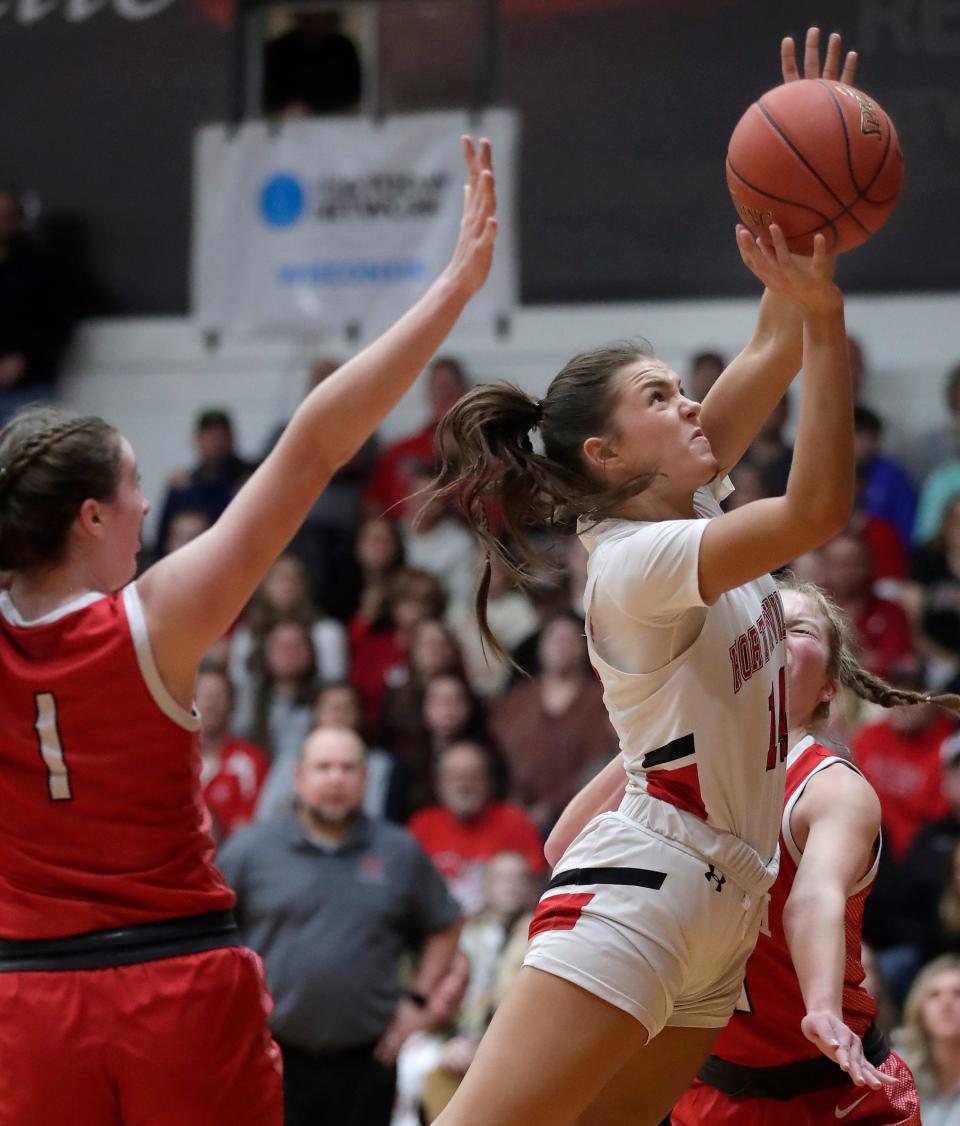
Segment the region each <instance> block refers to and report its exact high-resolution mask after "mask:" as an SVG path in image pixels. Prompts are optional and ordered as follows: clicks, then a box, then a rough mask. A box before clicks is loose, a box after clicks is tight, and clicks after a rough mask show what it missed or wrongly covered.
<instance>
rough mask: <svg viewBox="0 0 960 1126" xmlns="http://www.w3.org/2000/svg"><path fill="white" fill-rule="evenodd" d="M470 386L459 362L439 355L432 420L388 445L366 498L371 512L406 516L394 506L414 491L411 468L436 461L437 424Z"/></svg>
mask: <svg viewBox="0 0 960 1126" xmlns="http://www.w3.org/2000/svg"><path fill="white" fill-rule="evenodd" d="M469 386H470V384H469V381H468V379H467V375H466V372H465V371H464V370H463V366H462V365H461V363H460V361H459V360H456V359H454V358H453V357H452V356H438V357H437V358H436V359H435V360H434V361H433V363H432V364H431V365H430V374H429V376H428V377H427V400H428V403H429V406H430V420H429V422H427V424H426V426H424V427H423V428H422V429H421V430H418V431H417V432H416V433H415V434H410V435H408V436H407V437H406V438H401V439H400V440H399V441H397V442H394V443H393V444H392V445H390V446H387V448H386V449H385V450H384V451H383V453H381V455H380V457H379V458H378V459H377V462H376V464H375V465H374V467H373V473H372V474H371V476H370V480H369V481H368V482H367V487H366V490H365V492H364V496H363V500H364V506H365V507H366V509H367V511H368V512H370V513H371V514H373V515H377V516H379V515H380V514H381V513H383V512H388V513H390V515H391V516H393V517H395V518H396V517H398V516H400V515H401V514H402V508H400V509H395V508H394V506H395V505H401V504H402V502H403V500H404V498H406V497H408V496H409V495H410V493H411V492H412V491H413V490H412V487H411V484H410V478H409V475H408V474H409V469H410V467H411V466H413V465H416V464H417V463H422V462H425V461H426V462H432V461H433V460H434V449H433V438H434V432H435V431H436V429H437V423H438V422H439V421H440V419H441V417H442V416H443V415H444V414H445V413H446V412H447V411H448V410H449V409H450V407H452V406H453V404H454V403H455V402H456V401H457V400H458V399H459V398H461V396H462V395H463V394H464V393H465V392H466V391H467V390H468V389H469Z"/></svg>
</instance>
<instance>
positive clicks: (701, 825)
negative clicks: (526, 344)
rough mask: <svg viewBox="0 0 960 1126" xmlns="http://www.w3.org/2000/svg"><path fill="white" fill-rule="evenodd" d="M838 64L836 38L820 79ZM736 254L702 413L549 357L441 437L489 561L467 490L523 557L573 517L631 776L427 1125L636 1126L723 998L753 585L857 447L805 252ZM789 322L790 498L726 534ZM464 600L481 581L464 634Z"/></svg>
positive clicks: (596, 825)
mask: <svg viewBox="0 0 960 1126" xmlns="http://www.w3.org/2000/svg"><path fill="white" fill-rule="evenodd" d="M838 57H839V42H837V41H835V46H834V48H833V50H832V53H831V54H830V55H829V56H828V63H827V65H828V67H831V66H832V67H833V74H834V75H835V73H836V67H837V63H838ZM737 244H738V247H739V250H740V254H741V256H742V258H743V261H744V263H745V264H746V265H747V267H748V268H749V269H750V270H751V271H752V272H753V273H754V274H755V275H756V276H757V277H758V278H759V279H760V280H761V281H762V282H763V283H764V284H765V285H766V287H767V293H766V295H765V296H764V299H763V302H762V303H761V312H760V320H759V322H758V327H757V331H756V333H755V335H754V338H753V340H752V341H751V343H750V344H749V345H748V346H747V348H746V349H745V350H744V351H743V352H742V353H741V355H740V356H739V357H738V358H737V359H736V360H734V362H733V363H732V364H731V365H730V367H729V368H728V369H727V371H726V372H725V373H724V374H723V375H722V376H721V377H720V379H719V380H718V381H717V383H716V384H715V385H714V387H713V389H712V390H711V392H710V393H709V394H708V396H707V397H706V399H705V401H704V403H703V406H702V407H701V406H700V404H698V403H695V402H692V401H691V400H689V399H688V398H686V396H685V395H684V394H683V391H682V388H681V387H680V385H679V382H678V380H677V377H676V375H675V374H674V373H673V372H672V371H671V370H670V369H669V368H667V367H666V365H664V364H662V363H661V362H659V361H658V360H656V359H655V358H653V357H652V356H651V355H650V354H649V353H648V352H647V351H645V350H643V349H638V348H633V347H626V346H623V347H620V346H616V347H612V348H604V349H600V350H598V351H596V352H592V353H588V354H585V355H582V356H579V357H577V358H576V359H574V360H573V361H571V363H570V364H568V365H567V367H566V368H565V369H564V370H563V371H562V372H561V373H560V374H559V375H558V376H557V377H556V378H555V379H554V381H553V383H552V384H551V385H550V388H549V390H548V392H547V394H546V396H545V398H544V399H543V401H542V402H537V401H535V400H533V399H531V398H530V397H529V396H527V395H526V394H524V393H523V392H521V391H519V390H517V389H516V388H512V387H510V386H507V385H500V386H488V387H481V388H478V389H476V390H474V391H473V392H471V393H470V394H468V395H467V396H466V397H465V398H464V399H463V400H462V401H461V402H460V403H459V404H458V405H457V406H456V407H454V408H453V409H452V410H451V411H450V412H449V414H448V415H447V417H446V420H445V422H444V423H443V424H442V435H441V443H440V445H441V449H443V450H444V451H445V458H446V460H445V464H444V466H443V473H442V475H441V482H442V486H443V487H442V491H443V492H445V493H447V494H449V495H454V496H456V497H457V498H458V499H459V500H460V503H461V504H462V505H463V508H464V512H465V515H466V518H467V520H468V522H469V523H470V524H471V526H472V527H473V529H474V531H475V532H476V534H477V536H478V538H479V539H480V540H481V542H482V543H483V545H484V547H485V549H486V550H488V551H489V552H497V551H499V544H498V543H497V541H496V540H495V539H494V538H493V537H492V536H491V534H490V531H489V528H488V526H487V524H486V521H485V517H484V510H483V507H482V502H483V500H484V498H485V497H486V496H487V495H495V496H497V497H498V498H499V500H500V502H501V505H502V508H503V514H504V522H505V525H506V528H507V530H508V532H510V533H512V534H513V535H514V537H515V538H516V539H517V540H518V542H520V543H521V544H525V543H526V540H525V531H526V529H527V527H528V526H529V525H530V524H531V523H533V522H536V521H539V520H543V519H546V520H550V519H552V518H554V517H556V516H558V515H562V516H566V515H568V514H576V515H578V516H580V517H581V537H582V539H583V542H584V544H585V545H586V547H587V550H588V552H589V554H590V560H589V566H588V578H587V586H586V593H585V600H584V602H585V609H586V624H587V640H588V646H589V650H590V656H591V660H592V662H593V665H594V667H595V669H596V670H597V672H598V674H599V675H600V678H601V680H602V681H603V684H604V699H605V702H606V704H607V707H608V710H609V714H610V719H611V722H612V723H613V725H614V727H615V729H616V730H617V733H618V735H619V737H620V745H621V749H622V751H623V756H624V762H625V765H626V769H627V773H628V775H629V778H630V782H629V785H628V789H627V794H626V796H625V798H624V800H623V802H622V804H621V805H620V808H619V810H617V811H616V812H608V813H602V814H600V815H599V816H598V817H596V818H594V819H593V820H591V821H590V822H589V823H588V824H587V825H586V827H585V828H584V830H583V831H582V832H581V833H580V834H579V835H578V837H577V838H576V839H575V840H574V841H573V843H572V844H571V845H570V847H569V848H568V849H567V850H566V851H565V853H564V855H563V856H562V858H561V859H560V861H559V863H558V864H557V867H556V871H555V873H554V876H553V879H552V880H551V882H550V885H549V888H548V891H547V892H546V894H545V896H544V898H543V899H542V900H541V904H540V907H539V909H538V911H537V915H536V917H535V919H534V921H533V924H532V927H531V936H532V941H531V945H530V949H529V952H528V955H527V959H526V962H525V965H524V967H523V969H522V970H521V972H520V975H519V977H518V979H517V982H516V984H515V986H514V989H513V991H512V993H511V994H510V995H509V996H508V997H507V999H506V1001H505V1002H504V1004H503V1005H502V1006H501V1007H500V1009H499V1010H498V1012H497V1015H496V1016H495V1017H494V1020H493V1023H492V1025H491V1027H490V1029H489V1031H488V1033H487V1035H486V1037H485V1039H484V1040H483V1042H482V1043H481V1045H480V1049H479V1051H478V1053H477V1056H476V1059H475V1060H474V1063H473V1065H472V1067H471V1069H470V1071H469V1072H468V1073H467V1075H466V1077H465V1079H464V1082H463V1084H462V1085H461V1087H460V1088H459V1090H458V1092H457V1094H456V1096H455V1097H454V1099H453V1101H452V1102H451V1103H450V1105H449V1106H448V1107H447V1109H446V1111H445V1112H444V1113H443V1114H442V1115H441V1116H440V1119H439V1120H438V1121H439V1122H441V1123H443V1126H460V1124H463V1126H468V1124H469V1126H501V1124H502V1126H508V1124H509V1126H514V1124H515V1123H517V1122H523V1123H525V1126H534V1124H537V1126H539V1124H543V1126H547V1124H549V1126H563V1124H565V1123H573V1122H577V1123H582V1124H593V1123H597V1124H605V1126H606V1124H610V1123H614V1122H619V1121H624V1122H626V1121H629V1122H631V1123H650V1124H651V1126H653V1124H655V1123H659V1122H660V1121H661V1119H662V1118H663V1117H664V1115H665V1114H666V1113H667V1112H668V1111H669V1110H670V1108H671V1107H672V1105H673V1104H674V1102H675V1101H676V1099H677V1097H678V1096H679V1095H680V1093H681V1092H682V1091H683V1090H684V1089H685V1088H686V1086H687V1085H688V1084H689V1082H690V1080H691V1079H692V1078H693V1075H694V1073H695V1072H696V1069H697V1067H698V1065H699V1063H700V1061H701V1060H702V1059H703V1057H704V1056H705V1055H706V1054H707V1052H708V1051H709V1049H710V1046H711V1044H712V1043H713V1040H714V1038H715V1037H716V1035H717V1032H718V1030H719V1029H720V1028H722V1027H723V1025H725V1024H726V1022H727V1020H728V1019H729V1016H730V1014H731V1012H732V1011H733V1008H734V1004H735V1002H736V1000H737V997H738V995H739V992H740V983H741V981H742V977H743V970H744V966H745V964H746V960H747V957H748V956H749V954H750V952H751V950H752V949H753V945H754V943H755V941H756V936H757V932H758V929H759V925H760V919H761V910H762V905H763V901H764V896H765V894H766V891H767V889H768V888H769V887H770V885H771V883H772V882H773V878H774V876H775V874H776V855H777V836H778V825H779V818H780V811H781V803H782V796H783V777H784V769H785V760H786V757H787V751H788V738H789V734H788V722H787V713H786V699H785V696H786V652H785V630H784V620H783V609H782V605H781V603H780V598H779V594H778V593H777V590H776V587H775V585H774V583H773V581H772V580H771V579H770V577H769V575H768V574H767V572H768V571H770V570H772V569H775V568H777V567H781V566H783V565H784V564H785V563H787V562H788V561H789V560H791V559H793V558H794V557H795V556H796V555H798V554H801V553H803V552H804V551H807V550H809V549H811V548H813V547H815V546H817V545H819V544H821V543H823V542H824V541H825V540H826V539H828V538H829V537H830V536H831V535H832V534H835V533H836V532H837V531H838V530H839V529H841V528H842V527H843V526H844V525H845V523H846V521H847V519H848V518H849V514H850V510H851V507H852V501H853V433H852V396H851V391H850V379H849V372H848V368H847V353H846V334H845V329H844V317H843V298H842V295H841V293H840V291H839V290H838V289H837V287H836V286H835V285H834V283H833V260H832V259H831V258H830V257H829V256H828V255H827V253H826V249H825V243H824V239H823V236H822V235H819V236H817V239H816V241H815V249H814V254H813V258H812V260H811V261H810V263H809V267H808V268H802V267H801V266H800V265H799V264H798V263H797V262H795V261H794V260H793V259H792V258H791V256H790V254H789V252H788V250H787V246H786V242H785V239H784V237H783V234H782V232H781V231H780V230H779V229H778V228H777V227H771V228H770V241H769V242H767V241H763V242H761V243H757V242H755V241H754V239H753V238H752V236H751V235H750V234H749V232H748V231H746V230H745V229H743V228H740V229H738V232H737ZM794 318H796V319H797V320H799V321H801V322H802V362H803V368H804V387H803V396H802V400H801V406H800V416H799V422H798V428H797V435H796V444H795V449H794V459H793V467H792V469H791V472H790V478H789V482H788V485H787V490H786V493H785V495H784V496H782V497H778V498H774V499H765V500H759V501H756V502H754V503H752V504H748V505H746V506H744V507H742V508H739V509H737V510H736V511H734V512H730V513H727V514H723V513H722V512H721V510H720V508H719V504H718V501H719V500H720V499H722V497H723V496H724V495H725V492H724V485H723V480H724V476H723V475H724V472H725V471H726V470H727V469H729V468H730V467H731V466H732V465H734V464H735V463H736V462H737V460H738V459H739V458H740V456H741V455H742V453H743V452H744V450H745V449H746V447H747V445H748V444H749V443H750V441H751V439H752V438H753V437H754V435H755V434H756V432H757V431H758V429H759V427H760V424H761V422H762V421H763V419H764V418H765V417H766V416H767V414H769V412H770V410H771V409H772V407H773V406H774V404H775V403H776V402H777V401H778V400H779V399H780V397H781V396H782V395H783V393H784V391H785V389H786V387H787V385H788V383H789V382H790V380H791V378H792V376H793V374H794V373H795V370H796V369H797V367H798V366H799V363H800V355H799V354H798V349H797V343H798V339H799V337H800V335H801V334H800V332H798V331H797V326H796V323H795V319H794ZM532 431H538V432H539V437H540V438H541V439H542V442H543V450H544V452H543V453H542V454H541V453H537V452H535V451H534V449H533V446H532V443H531V439H530V433H531V432H532ZM528 551H529V549H528ZM483 598H484V589H483V587H482V586H481V589H480V594H479V597H478V611H479V619H480V623H481V628H482V629H483V628H484V624H485V623H484V612H483V610H484V607H483ZM486 632H487V633H488V634H489V631H486ZM488 641H489V642H490V643H491V645H493V646H494V648H495V647H496V646H495V642H494V641H493V639H492V638H491V637H489V636H488ZM599 785H602V783H599ZM592 796H593V797H596V795H595V794H594V795H592Z"/></svg>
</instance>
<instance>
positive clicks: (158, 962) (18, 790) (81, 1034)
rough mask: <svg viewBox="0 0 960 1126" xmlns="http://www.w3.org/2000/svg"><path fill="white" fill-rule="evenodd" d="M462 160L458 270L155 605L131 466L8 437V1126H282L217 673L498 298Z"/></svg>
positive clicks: (287, 435) (94, 445)
mask: <svg viewBox="0 0 960 1126" xmlns="http://www.w3.org/2000/svg"><path fill="white" fill-rule="evenodd" d="M464 147H465V156H466V161H467V167H468V172H469V187H468V191H467V194H466V202H465V205H464V219H463V223H462V224H461V229H460V237H459V241H458V243H457V247H456V249H455V251H454V254H453V258H452V260H451V262H450V264H449V266H448V267H447V268H446V269H445V270H444V271H443V273H442V274H441V275H440V277H439V278H438V279H437V281H436V282H435V283H434V284H433V285H432V286H431V287H430V289H429V291H428V292H427V294H426V295H425V296H424V297H423V298H422V300H421V301H420V302H419V303H418V304H417V305H416V306H415V307H414V308H413V309H412V310H411V311H410V312H409V313H407V314H406V315H405V316H404V317H403V318H402V319H401V320H400V321H399V322H398V323H397V324H396V325H395V326H393V328H391V329H390V330H389V331H388V332H387V333H386V334H385V335H384V336H383V337H381V339H380V340H378V341H377V342H376V343H374V344H373V345H371V346H370V347H369V348H368V349H366V350H365V351H364V352H363V353H361V354H360V355H359V356H357V357H356V358H355V359H354V360H352V361H350V362H349V363H348V364H345V365H344V366H343V367H342V368H341V369H340V370H339V371H338V372H336V373H335V374H334V375H333V376H331V377H330V379H328V380H326V381H325V382H324V383H323V384H321V385H320V386H319V387H318V388H316V389H315V390H314V391H313V392H312V393H311V394H310V395H309V396H308V398H307V399H306V400H305V402H304V403H303V404H302V406H301V407H300V408H299V409H298V411H297V412H296V414H295V415H294V417H293V419H292V420H291V422H290V425H289V426H288V427H287V429H286V431H285V432H284V435H283V437H282V438H281V439H280V441H279V442H278V444H277V446H276V448H275V449H274V450H273V452H272V453H271V454H270V456H269V457H268V458H267V459H266V461H265V462H264V463H263V465H262V466H261V467H260V468H259V469H258V470H257V472H256V473H255V474H254V475H253V476H252V477H251V479H250V480H249V481H248V482H247V484H246V485H245V486H244V487H243V489H241V491H240V493H239V494H238V495H237V497H236V498H235V499H234V501H233V502H232V503H231V505H230V506H229V507H228V509H227V510H226V512H225V513H224V514H223V516H222V517H221V518H220V520H219V521H218V522H217V523H216V524H215V525H214V526H213V527H212V528H210V529H209V530H208V531H206V532H204V533H203V534H202V535H201V536H199V537H198V538H197V539H195V540H193V541H191V542H190V543H189V544H187V545H185V546H184V547H182V548H180V549H179V550H177V551H175V552H173V553H172V554H171V555H168V556H167V557H165V558H164V559H163V560H161V561H160V562H159V563H157V564H156V565H155V566H153V567H151V568H150V569H149V570H148V571H146V572H145V573H144V575H143V576H141V578H140V579H138V580H137V581H136V582H131V579H132V578H133V575H134V571H135V562H136V555H137V551H138V549H139V539H140V527H141V523H142V520H143V517H144V515H145V514H146V512H147V510H148V505H147V502H146V501H145V500H144V498H143V495H142V493H141V492H140V485H139V481H138V476H137V469H136V464H135V461H134V455H133V451H132V449H131V447H130V445H129V443H128V442H127V441H126V440H125V439H123V438H122V437H121V436H120V435H119V434H118V433H117V432H116V431H115V430H114V429H113V427H111V426H109V425H108V424H107V423H105V422H103V421H102V420H101V419H97V418H90V417H74V416H71V415H68V414H65V413H64V412H61V411H56V410H53V409H50V408H36V409H32V410H28V411H25V412H23V413H22V414H20V415H18V416H16V417H15V418H14V419H13V420H12V421H11V422H9V423H8V424H7V426H6V427H4V428H3V430H0V569H3V570H4V571H6V572H8V574H7V575H6V576H4V577H5V580H6V582H5V584H2V585H6V586H7V588H8V589H7V590H6V591H4V592H3V593H2V594H0V686H2V688H0V808H2V810H3V817H2V818H0V1126H66V1124H67V1123H69V1124H70V1126H121V1124H122V1126H280V1123H281V1120H282V1099H281V1077H280V1066H279V1056H278V1052H277V1048H276V1046H275V1045H274V1044H273V1042H272V1040H271V1037H270V1032H269V1029H268V1026H267V1023H266V1016H267V1014H268V1012H269V1008H270V999H269V996H268V993H267V990H266V987H265V985H264V981H263V977H262V974H261V971H260V965H259V961H258V959H257V958H256V956H255V955H254V954H252V953H251V952H250V951H249V950H246V949H244V948H243V947H242V946H240V945H239V943H238V939H237V931H236V927H235V924H234V922H233V918H232V916H231V913H230V908H231V907H232V905H233V902H234V897H233V893H232V892H231V891H230V889H229V888H228V887H227V886H226V884H225V883H224V881H223V879H222V877H221V876H220V875H219V873H218V872H217V870H216V868H215V867H214V864H213V845H212V842H211V840H210V837H209V836H208V833H207V827H208V821H209V819H208V816H207V814H206V811H205V809H204V806H203V801H202V798H201V792H200V769H199V768H200V754H199V747H198V744H197V735H196V732H197V727H198V720H197V716H196V714H195V712H194V710H193V708H192V701H193V689H194V681H195V676H196V668H197V663H198V661H199V660H200V657H201V656H202V654H203V653H204V652H205V651H206V650H207V649H208V648H209V647H210V646H211V645H212V644H213V643H214V642H215V641H216V640H217V639H218V638H219V637H220V636H221V635H222V634H223V633H224V632H225V630H226V629H227V628H228V627H229V625H230V624H231V623H232V622H233V620H234V619H235V618H236V616H237V614H238V613H239V612H240V610H241V608H242V607H243V605H244V604H245V603H246V601H247V600H248V598H249V597H250V595H251V594H252V592H253V590H254V588H255V587H256V585H257V584H258V583H259V581H260V580H261V579H262V577H263V575H264V574H265V573H266V571H267V569H268V567H269V566H270V564H271V563H272V562H273V560H274V559H275V558H276V557H277V555H279V553H280V552H281V550H282V549H283V547H284V546H285V544H286V543H287V542H288V541H289V540H290V538H291V537H292V535H293V533H294V532H295V531H296V529H297V527H298V526H299V525H300V523H301V522H302V521H303V518H304V516H305V515H306V513H307V511H308V509H309V507H310V506H311V504H312V503H313V502H314V500H315V499H316V496H317V494H318V493H319V492H320V491H321V489H322V488H323V487H324V485H325V484H326V482H327V481H328V480H329V478H330V476H331V474H332V473H333V472H334V470H335V469H336V468H337V467H338V466H339V465H342V464H343V463H344V462H345V461H346V460H347V459H348V458H349V457H350V456H351V454H352V453H353V452H354V451H355V450H356V449H357V448H358V447H359V446H360V444H361V442H362V441H363V440H364V439H365V438H366V437H367V436H368V435H369V434H370V433H371V431H372V430H373V429H374V427H375V426H376V424H377V423H378V422H379V421H380V419H382V418H383V416H384V415H385V414H386V413H387V412H388V411H389V410H390V408H391V407H392V406H393V405H394V404H395V403H396V402H397V400H398V399H399V398H400V396H401V395H402V394H403V392H404V391H405V390H406V389H407V388H408V387H409V386H410V384H411V383H412V382H413V380H414V378H415V376H416V375H417V373H418V372H419V371H421V370H422V368H423V367H424V365H425V364H426V363H427V361H428V360H429V358H430V356H431V354H432V353H433V352H434V351H435V349H436V348H437V347H438V346H439V344H440V343H441V342H442V340H443V339H444V337H445V336H446V335H447V333H448V332H449V330H450V329H451V328H452V326H453V324H454V322H455V321H456V319H457V317H458V316H459V314H460V312H461V310H462V309H463V307H464V305H465V304H466V302H467V300H468V299H469V298H470V296H471V295H472V294H473V293H474V292H475V291H476V290H477V289H478V288H479V287H480V286H481V285H482V284H483V282H484V280H485V278H486V275H487V273H488V270H489V266H490V261H491V254H492V249H493V241H494V237H495V233H496V222H495V219H494V218H493V213H494V209H495V198H494V188H493V173H492V169H491V162H490V147H489V144H488V143H487V142H482V143H481V144H480V146H479V149H477V148H475V147H474V145H473V143H472V142H471V141H470V140H469V139H465V142H464Z"/></svg>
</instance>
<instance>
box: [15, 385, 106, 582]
mask: <svg viewBox="0 0 960 1126" xmlns="http://www.w3.org/2000/svg"><path fill="white" fill-rule="evenodd" d="M119 480H120V441H119V434H118V433H117V431H116V429H115V428H114V427H113V426H111V425H110V424H109V423H107V422H104V421H103V419H101V418H96V417H94V416H89V415H88V416H84V415H76V414H72V413H70V412H68V411H64V410H61V409H59V408H56V407H47V406H43V407H31V408H28V409H27V410H24V411H21V412H20V413H19V414H17V415H15V416H14V417H13V418H12V419H11V420H10V421H9V422H8V423H7V424H6V426H4V427H3V428H2V429H0V570H4V571H27V570H30V569H31V568H33V567H37V566H43V565H50V564H55V563H59V562H60V561H61V560H62V559H63V556H64V554H65V552H66V549H67V536H68V533H69V531H70V526H71V525H72V524H73V521H74V520H75V519H76V517H77V513H78V512H79V511H80V507H81V505H82V504H83V502H84V501H85V500H89V499H94V500H99V501H109V500H112V499H113V497H114V496H115V495H116V491H117V485H118V483H119Z"/></svg>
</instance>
